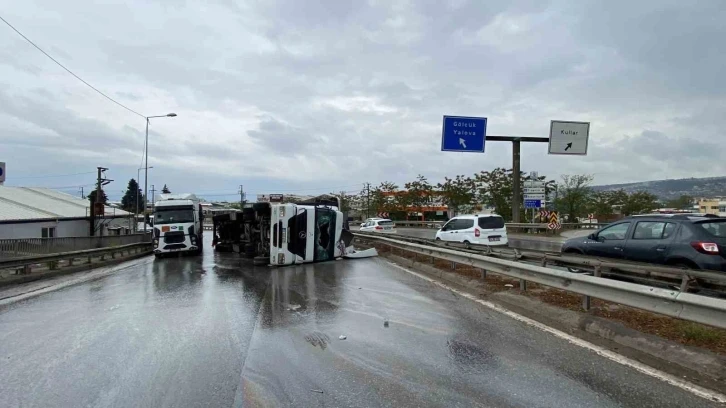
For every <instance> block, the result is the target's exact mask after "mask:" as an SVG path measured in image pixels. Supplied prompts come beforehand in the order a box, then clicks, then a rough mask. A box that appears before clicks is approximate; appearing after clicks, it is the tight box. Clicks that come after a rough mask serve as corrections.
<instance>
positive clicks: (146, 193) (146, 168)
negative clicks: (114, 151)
mask: <svg viewBox="0 0 726 408" xmlns="http://www.w3.org/2000/svg"><path fill="white" fill-rule="evenodd" d="M175 116H176V113H167V114H166V115H160V116H147V117H146V150H145V151H144V157H145V159H146V161H145V164H144V197H148V196H149V119H151V118H164V117H169V118H173V117H175ZM144 234H146V204H144Z"/></svg>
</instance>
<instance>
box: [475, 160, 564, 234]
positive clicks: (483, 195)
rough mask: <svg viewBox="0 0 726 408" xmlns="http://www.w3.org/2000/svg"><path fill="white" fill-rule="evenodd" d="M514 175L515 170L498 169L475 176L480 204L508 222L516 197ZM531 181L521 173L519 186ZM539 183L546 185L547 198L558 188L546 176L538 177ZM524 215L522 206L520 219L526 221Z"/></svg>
mask: <svg viewBox="0 0 726 408" xmlns="http://www.w3.org/2000/svg"><path fill="white" fill-rule="evenodd" d="M512 174H514V170H513V169H504V168H500V167H497V168H496V169H494V170H492V171H482V172H479V173H477V174H475V175H474V181H475V182H476V185H477V199H478V200H479V202H481V203H483V204H486V205H489V206H492V207H494V211H495V212H496V213H497V214H499V215H501V216H502V217H503V218H504V219H505V220H507V221H511V219H512V196H513V195H514V183H513V181H514V180H513V179H512ZM530 179H531V177H530V176H525V173H524V172H521V173H520V175H519V185H520V186H522V185H524V182H525V181H527V180H530ZM537 181H543V182H544V183H545V184H544V186H545V196H546V197H547V196H548V195H549V193H550V192H551V191H553V190H554V189H555V188H556V185H555V181H554V180H549V181H548V180H547V177H546V176H539V177H537ZM524 213H525V211H524V208H523V206H520V214H519V218H520V219H524Z"/></svg>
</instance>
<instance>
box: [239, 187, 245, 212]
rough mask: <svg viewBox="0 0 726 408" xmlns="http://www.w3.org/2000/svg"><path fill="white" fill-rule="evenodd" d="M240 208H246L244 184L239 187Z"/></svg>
mask: <svg viewBox="0 0 726 408" xmlns="http://www.w3.org/2000/svg"><path fill="white" fill-rule="evenodd" d="M239 208H240V210H241V209H243V208H245V189H244V186H243V185H242V184H240V185H239Z"/></svg>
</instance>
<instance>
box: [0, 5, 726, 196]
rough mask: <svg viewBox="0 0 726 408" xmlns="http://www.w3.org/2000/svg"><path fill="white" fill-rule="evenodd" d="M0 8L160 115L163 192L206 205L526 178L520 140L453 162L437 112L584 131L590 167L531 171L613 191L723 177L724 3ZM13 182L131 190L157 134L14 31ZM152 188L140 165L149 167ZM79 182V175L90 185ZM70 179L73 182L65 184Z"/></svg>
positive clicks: (530, 148) (512, 125)
mask: <svg viewBox="0 0 726 408" xmlns="http://www.w3.org/2000/svg"><path fill="white" fill-rule="evenodd" d="M95 3H98V2H91V1H82V0H65V1H56V0H46V1H32V0H29V1H23V2H20V1H11V0H2V2H1V4H2V7H0V15H1V16H2V17H3V18H5V19H6V20H7V21H8V22H10V23H11V24H13V25H14V26H15V27H16V28H17V29H18V30H20V31H21V32H23V33H24V34H25V35H26V36H28V37H29V38H30V39H31V40H33V41H34V42H36V43H37V44H38V45H39V46H40V47H41V48H43V49H45V51H47V52H48V53H49V54H50V55H52V56H54V57H55V58H56V59H57V60H58V61H60V62H61V63H63V64H65V65H66V66H67V67H68V68H70V69H71V70H72V71H74V72H75V73H76V74H78V75H79V76H81V77H82V78H84V79H85V80H86V81H88V82H89V83H91V84H93V85H94V86H95V87H97V88H98V89H100V90H102V91H104V92H105V93H107V94H108V95H110V96H111V97H112V98H114V99H116V100H118V101H119V102H120V103H122V104H124V105H126V106H128V107H129V108H131V109H133V110H134V111H136V112H140V113H142V114H143V115H163V114H165V113H167V112H175V113H177V114H178V115H179V116H178V117H176V118H162V119H152V122H151V127H150V143H149V165H150V166H154V169H151V170H150V175H149V183H150V184H155V185H156V186H157V188H158V187H160V186H161V185H163V184H168V185H169V187H170V188H171V189H172V190H173V191H177V192H182V191H184V192H187V191H188V192H197V193H199V194H200V195H202V196H207V197H208V198H209V199H234V198H235V196H236V191H237V189H238V186H239V185H240V184H244V185H245V190H246V191H248V192H249V193H252V194H255V193H263V192H292V191H295V192H299V193H324V192H329V191H332V190H334V191H340V190H345V191H354V190H359V189H360V188H361V187H362V183H364V182H371V183H374V184H376V183H379V182H381V181H383V180H392V181H395V182H398V183H403V182H405V181H407V180H410V179H413V178H414V177H415V176H416V175H417V174H419V173H421V174H423V175H426V176H428V177H429V179H431V180H432V181H439V180H441V179H442V178H443V176H445V175H449V176H451V175H455V174H473V173H475V172H478V171H480V170H488V169H492V168H494V167H499V166H501V167H510V166H511V146H510V145H509V144H508V143H504V142H490V143H489V144H488V145H487V152H486V153H485V154H473V153H448V152H447V153H445V152H440V151H439V150H440V146H441V124H442V116H443V115H462V116H485V117H487V118H488V121H489V122H488V131H487V133H488V134H489V135H518V136H539V137H546V136H547V134H548V130H549V123H550V120H552V119H562V120H573V121H589V122H591V123H592V125H591V129H590V136H591V137H590V146H589V154H588V156H586V157H563V156H548V155H547V145H546V144H530V145H524V146H523V147H522V169H523V170H525V171H531V170H537V171H539V172H540V174H546V175H549V176H551V177H555V178H556V177H558V176H559V175H560V174H573V173H578V174H579V173H590V174H594V175H595V181H596V183H597V184H605V183H616V182H628V181H642V180H651V179H662V178H679V177H704V176H721V175H725V174H726V160H724V159H723V157H724V152H725V151H726V137H724V129H725V128H726V114H724V112H725V111H726V81H725V80H724V73H726V42H725V41H724V38H726V24H724V21H726V4H725V3H724V2H721V1H702V2H691V1H683V0H679V1H666V0H657V1H632V0H631V1H580V0H578V1H543V0H533V1H501V2H495V1H486V2H485V1H467V0H455V1H454V0H452V1H448V2H444V1H413V0H412V1H399V0H369V1H365V0H356V1H349V0H319V1H313V0H310V1H294V0H287V1H283V0H278V1H274V0H260V1H234V0H218V1H211V0H206V1H193V0H189V1H185V2H182V1H178V0H161V1H151V0H144V1H141V0H127V1H111V2H105V3H108V4H106V5H100V4H95ZM0 132H1V133H0V134H1V135H2V137H1V138H2V139H1V140H2V143H0V161H5V162H7V166H8V169H7V176H8V181H7V183H6V184H7V185H26V186H31V185H34V186H48V187H58V188H62V189H63V190H64V191H67V192H70V193H74V192H76V191H77V190H78V187H79V186H85V188H86V191H87V190H88V188H91V185H92V184H93V182H94V179H95V174H93V172H94V171H95V168H96V166H105V167H108V168H110V170H109V172H108V173H107V175H108V176H109V177H110V178H113V179H114V180H116V181H115V182H114V183H113V184H111V185H109V186H108V188H107V192H108V194H109V195H110V196H111V197H112V198H117V197H118V196H120V194H121V192H122V190H124V188H125V185H126V182H127V181H128V179H129V178H131V177H134V178H135V177H136V172H137V169H138V167H140V164H141V163H142V151H143V146H144V119H143V118H141V117H139V116H137V115H135V114H133V113H131V112H129V111H127V110H125V109H123V108H121V107H119V106H117V105H115V104H113V103H111V102H109V101H108V100H106V99H104V98H103V97H102V96H100V95H98V94H97V93H95V92H94V91H92V90H91V89H89V88H87V87H86V86H85V85H83V84H82V83H81V82H79V81H78V80H77V79H75V78H74V77H72V76H71V75H69V74H68V73H67V72H65V71H63V70H62V69H61V68H60V67H58V66H57V65H55V64H54V63H53V62H52V61H51V60H49V59H48V58H47V57H45V56H44V55H43V54H41V53H40V52H39V51H38V50H36V49H35V48H33V47H32V46H31V45H30V44H28V43H27V42H25V40H23V39H22V38H21V37H20V36H19V35H17V34H16V33H15V32H13V31H12V30H11V29H10V28H9V27H7V26H5V25H4V24H0ZM142 172H143V171H142ZM77 173H85V174H77ZM69 174H76V175H69Z"/></svg>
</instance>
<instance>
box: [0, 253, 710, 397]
mask: <svg viewBox="0 0 726 408" xmlns="http://www.w3.org/2000/svg"><path fill="white" fill-rule="evenodd" d="M121 267H123V268H122V269H120V270H119V271H118V272H116V273H114V274H112V275H110V276H107V277H104V278H101V279H97V280H93V281H88V282H85V283H79V284H77V285H74V286H70V287H66V288H63V289H61V290H57V291H53V292H50V293H45V294H43V295H40V296H38V297H34V298H31V299H27V300H23V301H19V302H16V303H12V304H10V305H6V306H3V307H2V308H0V361H1V362H2V370H0V396H2V397H1V398H0V405H1V406H3V407H5V406H7V407H21V406H22V407H80V406H90V407H198V406H212V407H217V406H222V407H226V406H251V407H256V406H284V407H349V406H350V407H373V406H390V407H423V406H440V407H457V406H459V407H471V406H481V407H638V408H645V407H696V406H699V407H704V406H710V405H709V404H710V403H709V401H706V400H704V399H701V398H699V397H696V396H693V395H691V394H689V393H687V392H685V391H683V390H681V389H679V388H675V387H672V386H669V385H667V384H666V383H664V382H661V381H660V380H657V379H654V378H651V377H649V376H646V375H643V374H640V373H638V372H636V371H634V370H632V369H629V368H626V367H624V366H621V365H619V364H616V363H614V362H612V361H610V360H607V359H605V358H602V357H599V356H597V355H595V354H594V353H591V352H588V351H586V350H584V349H582V348H579V347H577V346H574V345H572V344H569V343H568V342H566V341H564V340H561V339H559V338H556V337H554V336H552V335H549V334H546V333H543V332H541V331H539V330H537V329H534V328H532V327H530V326H527V325H525V324H524V323H521V322H518V321H514V320H512V319H510V318H508V317H506V316H504V315H501V314H499V313H497V312H494V311H492V310H490V309H487V308H485V307H484V306H481V305H479V304H477V303H474V302H472V301H470V300H467V299H463V298H461V297H459V296H457V295H455V294H453V293H452V292H449V291H447V290H445V289H442V288H440V287H438V286H435V285H432V284H431V283H429V282H426V281H424V280H422V279H420V278H417V277H415V276H413V275H411V274H408V273H406V272H404V271H401V270H400V269H398V268H396V267H393V266H391V265H390V264H388V263H386V262H385V261H384V260H383V259H379V258H374V259H364V260H354V261H336V262H330V263H323V264H317V265H308V266H304V267H290V268H279V269H274V268H267V267H253V266H252V265H251V263H248V262H247V261H246V260H241V259H239V258H238V257H237V256H236V255H234V254H215V253H213V252H212V251H211V250H209V248H207V252H205V254H204V257H203V258H193V257H187V258H175V259H164V260H157V261H154V259H153V258H142V259H139V260H135V261H130V262H128V263H125V264H122V265H121ZM385 321H388V322H389V324H388V325H387V327H386V325H385V324H384V322H385ZM340 335H345V336H347V339H346V340H340V339H339V336H340Z"/></svg>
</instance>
